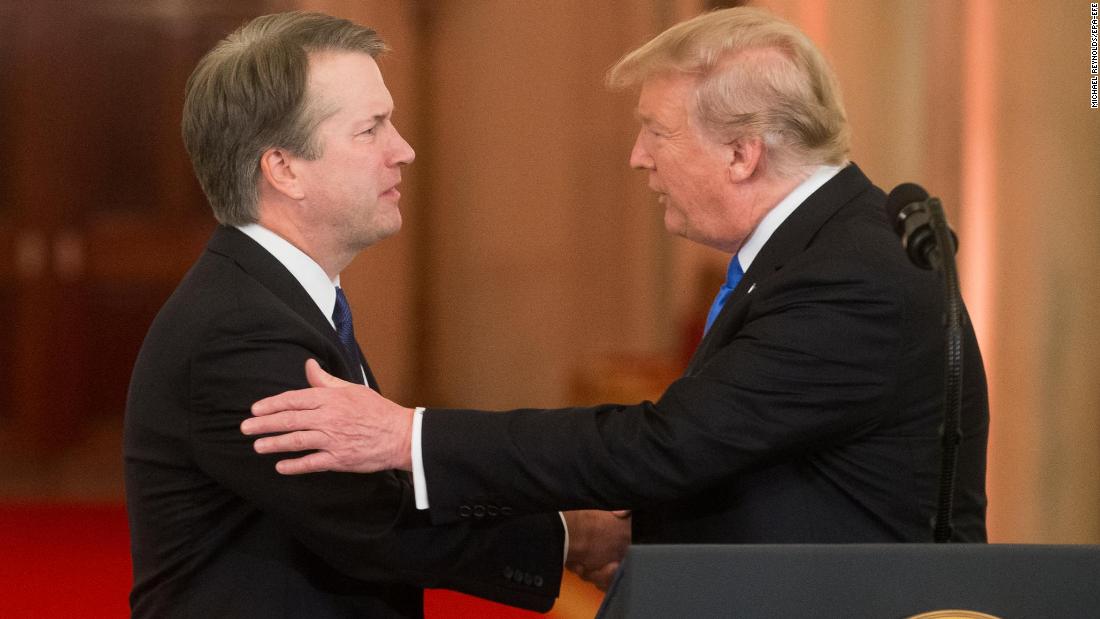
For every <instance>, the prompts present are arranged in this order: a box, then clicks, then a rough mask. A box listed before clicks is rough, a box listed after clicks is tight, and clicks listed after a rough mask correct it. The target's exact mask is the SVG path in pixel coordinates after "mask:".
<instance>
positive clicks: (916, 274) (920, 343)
mask: <svg viewBox="0 0 1100 619" xmlns="http://www.w3.org/2000/svg"><path fill="white" fill-rule="evenodd" d="M884 201H885V196H884V194H883V193H882V191H880V190H879V189H878V188H876V187H874V186H873V185H872V184H871V183H870V181H868V180H867V178H866V177H865V176H864V175H863V174H862V172H860V170H859V169H858V168H857V167H856V166H854V165H850V166H848V167H847V168H845V169H844V170H842V171H841V172H840V173H839V174H838V175H837V176H835V177H834V178H833V179H831V180H830V181H829V182H828V183H826V184H825V185H824V186H822V187H821V188H820V189H819V190H818V191H816V192H814V194H813V195H811V196H810V197H809V198H807V199H806V201H805V202H804V203H803V204H802V205H800V206H799V208H797V209H796V210H795V211H794V213H793V214H791V216H790V217H789V218H788V219H787V220H786V221H785V222H784V223H783V224H782V225H781V226H780V227H779V228H778V229H777V230H776V231H775V233H774V235H773V236H772V237H771V238H770V239H769V240H768V242H767V243H766V244H765V245H764V247H763V248H762V249H761V251H760V253H759V255H757V257H756V259H755V260H754V261H753V263H752V265H751V266H750V268H749V270H748V272H747V273H746V274H745V276H744V278H743V279H742V281H741V282H740V284H739V285H738V286H737V288H736V289H735V290H734V292H733V294H732V296H731V298H730V299H729V301H728V302H727V304H726V306H725V307H724V309H723V310H722V312H721V314H720V315H719V316H718V318H717V320H716V322H715V324H714V326H713V327H712V328H711V330H710V332H709V333H708V335H707V336H706V338H705V339H704V340H703V342H702V343H701V344H700V346H699V349H698V350H697V352H696V354H695V357H694V359H693V360H692V362H691V365H690V367H689V368H688V370H687V371H686V373H685V374H684V376H683V377H682V378H680V379H678V380H677V381H676V382H674V383H673V384H672V385H671V386H670V387H669V388H668V390H667V391H666V392H665V394H664V395H663V396H662V397H661V398H660V400H659V401H658V402H656V403H652V402H644V403H642V404H638V405H635V406H620V405H606V406H599V407H595V408H580V409H561V410H554V411H538V410H521V411H514V412H511V413H510V414H507V415H499V414H493V415H489V414H485V413H483V412H479V411H440V410H429V411H427V413H426V414H425V417H424V425H423V445H424V455H425V468H426V474H427V480H428V495H429V500H430V502H431V506H432V507H431V513H432V514H431V515H432V519H433V521H435V522H450V521H453V520H461V519H462V518H463V517H464V516H465V515H466V514H468V513H470V510H471V509H472V508H473V507H476V506H477V505H483V504H487V505H493V506H496V507H497V508H500V507H508V508H510V509H512V510H515V511H517V512H533V511H539V510H546V509H552V508H578V507H600V508H631V507H632V508H635V515H634V540H635V541H636V542H661V543H679V542H684V543H688V542H700V543H702V542H709V543H724V542H728V543H739V542H822V543H828V542H903V541H908V542H918V541H931V540H932V527H931V524H930V521H931V520H932V517H933V515H934V512H935V503H936V499H937V481H938V466H939V439H938V437H937V426H938V425H939V423H940V418H941V406H942V401H943V388H944V360H943V359H944V339H945V338H944V335H943V310H944V307H945V304H944V302H943V292H942V286H941V284H940V283H939V279H938V275H937V274H935V273H933V272H930V271H922V270H920V269H918V268H917V267H915V266H913V265H911V264H910V263H909V261H908V260H907V259H906V257H905V255H904V252H903V250H902V248H901V246H900V243H899V242H898V238H897V236H896V235H895V234H894V232H893V231H892V230H891V229H890V226H889V225H888V223H887V221H886V216H885V214H884V212H883V205H884ZM964 342H965V351H964V364H965V376H964V391H965V394H964V402H963V418H962V420H963V425H964V432H965V440H964V442H963V444H962V447H961V452H960V456H959V468H958V487H957V492H956V498H955V503H956V512H955V525H956V535H955V538H956V539H957V540H965V541H983V540H985V524H984V523H985V448H986V435H987V427H988V405H987V400H986V384H985V373H984V369H983V367H982V362H981V356H980V354H979V352H978V346H977V342H976V340H975V338H974V333H973V330H972V329H970V328H969V327H968V328H967V330H966V334H965V338H964Z"/></svg>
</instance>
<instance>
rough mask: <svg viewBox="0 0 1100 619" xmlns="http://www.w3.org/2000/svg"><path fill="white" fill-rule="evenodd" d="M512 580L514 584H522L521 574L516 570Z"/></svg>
mask: <svg viewBox="0 0 1100 619" xmlns="http://www.w3.org/2000/svg"><path fill="white" fill-rule="evenodd" d="M512 580H514V581H516V582H523V572H521V571H519V570H516V571H515V573H514V574H512Z"/></svg>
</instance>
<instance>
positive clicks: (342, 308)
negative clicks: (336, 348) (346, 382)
mask: <svg viewBox="0 0 1100 619" xmlns="http://www.w3.org/2000/svg"><path fill="white" fill-rule="evenodd" d="M332 324H333V325H335V327H336V336H337V337H339V338H340V343H341V344H342V345H343V346H344V358H345V359H347V362H348V367H350V368H351V369H352V370H353V371H354V370H358V369H359V344H357V343H356V342H355V325H353V324H352V321H351V306H349V305H348V298H347V297H346V296H344V291H343V289H342V288H340V287H339V286H337V287H336V305H335V306H334V307H333V308H332ZM356 374H358V372H357V373H356ZM358 379H359V377H358V376H356V382H358Z"/></svg>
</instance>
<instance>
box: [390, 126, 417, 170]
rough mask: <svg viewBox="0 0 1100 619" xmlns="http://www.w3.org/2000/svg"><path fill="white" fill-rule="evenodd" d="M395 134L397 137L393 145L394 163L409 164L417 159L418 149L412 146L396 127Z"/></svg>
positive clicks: (397, 164) (396, 164)
mask: <svg viewBox="0 0 1100 619" xmlns="http://www.w3.org/2000/svg"><path fill="white" fill-rule="evenodd" d="M393 134H394V136H395V137H396V140H395V144H394V145H393V158H392V161H393V165H395V166H399V165H408V164H410V163H412V162H413V159H416V151H414V150H413V148H412V146H410V145H409V143H408V142H406V141H405V138H403V137H401V133H400V132H398V131H397V128H396V127H394V130H393Z"/></svg>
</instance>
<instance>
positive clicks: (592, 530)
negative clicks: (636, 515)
mask: <svg viewBox="0 0 1100 619" xmlns="http://www.w3.org/2000/svg"><path fill="white" fill-rule="evenodd" d="M563 513H564V515H565V522H566V526H567V527H568V529H569V553H568V554H567V555H566V557H565V567H567V568H569V569H570V570H572V571H573V572H575V573H576V574H577V576H580V577H581V578H583V579H585V580H587V581H588V582H590V583H592V584H594V585H596V587H598V588H599V589H600V591H607V587H608V585H610V584H611V579H612V577H614V576H615V572H616V570H618V569H619V563H620V562H621V561H622V560H623V555H624V554H626V549H627V546H629V545H630V512H629V511H614V512H605V511H600V510H595V509H586V510H580V511H572V512H563Z"/></svg>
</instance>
